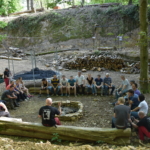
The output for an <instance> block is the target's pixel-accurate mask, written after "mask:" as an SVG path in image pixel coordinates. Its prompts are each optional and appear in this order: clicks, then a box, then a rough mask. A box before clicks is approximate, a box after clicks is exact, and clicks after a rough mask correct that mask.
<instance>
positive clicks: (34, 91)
mask: <svg viewBox="0 0 150 150" xmlns="http://www.w3.org/2000/svg"><path fill="white" fill-rule="evenodd" d="M39 91H40V87H30V88H29V92H30V93H39ZM65 92H66V91H65V89H63V93H65ZM41 93H42V94H46V93H47V92H46V90H41ZM49 93H50V94H51V92H50V91H49ZM85 93H86V88H85ZM100 93H101V90H97V94H100ZM70 94H74V91H73V89H70ZM90 94H92V92H91V93H90Z"/></svg>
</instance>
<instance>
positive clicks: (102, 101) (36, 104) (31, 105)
mask: <svg viewBox="0 0 150 150" xmlns="http://www.w3.org/2000/svg"><path fill="white" fill-rule="evenodd" d="M7 62H8V61H7V60H4V59H0V64H1V68H0V73H2V72H3V70H4V68H5V67H8V63H7ZM37 65H38V67H39V68H40V69H47V68H46V67H45V66H44V65H42V64H41V63H40V62H38V63H37ZM14 66H15V73H17V72H20V71H22V70H30V69H31V68H32V65H31V61H30V60H29V59H28V60H22V61H14ZM106 72H108V73H110V76H111V77H112V80H113V83H114V85H115V86H116V87H118V86H119V84H120V83H121V79H120V75H121V73H120V72H114V71H108V70H106V71H103V72H98V71H88V72H86V73H83V74H84V75H85V76H87V73H91V74H92V76H93V77H96V75H97V74H101V76H102V78H103V77H104V76H105V73H106ZM61 73H62V74H65V75H66V77H67V78H69V76H70V75H73V76H75V75H76V74H77V71H76V70H69V71H61ZM125 76H126V78H127V79H129V80H135V81H136V82H137V83H138V78H139V74H126V75H125ZM2 87H3V85H2ZM3 89H4V88H1V90H3ZM149 97H150V94H146V100H147V102H148V104H149V105H150V98H149ZM45 99H46V95H43V96H42V97H41V98H38V97H37V95H34V97H33V98H31V99H30V100H29V101H28V102H21V104H20V107H19V108H17V110H10V114H11V116H12V117H15V118H22V119H23V121H27V122H41V120H40V119H39V118H38V117H37V116H38V111H39V109H40V107H41V106H43V105H45ZM52 99H53V101H58V100H60V101H61V100H70V101H81V102H82V103H83V106H84V109H83V112H84V115H83V117H82V118H81V119H80V120H77V121H75V122H62V124H64V125H73V126H84V127H93V126H94V127H111V118H112V116H113V106H112V105H110V104H109V102H113V101H114V96H109V97H101V96H90V95H89V96H87V95H85V96H78V97H74V96H71V97H69V98H68V97H65V96H63V97H61V96H58V97H56V96H53V97H52Z"/></svg>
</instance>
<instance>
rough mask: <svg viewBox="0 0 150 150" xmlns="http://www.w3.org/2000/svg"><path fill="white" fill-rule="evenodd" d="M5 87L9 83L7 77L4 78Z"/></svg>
mask: <svg viewBox="0 0 150 150" xmlns="http://www.w3.org/2000/svg"><path fill="white" fill-rule="evenodd" d="M4 82H5V85H6V87H7V86H8V85H9V78H6V79H4Z"/></svg>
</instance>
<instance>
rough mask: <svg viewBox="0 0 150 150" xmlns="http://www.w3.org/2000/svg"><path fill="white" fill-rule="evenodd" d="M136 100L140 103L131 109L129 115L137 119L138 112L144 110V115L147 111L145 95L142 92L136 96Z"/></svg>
mask: <svg viewBox="0 0 150 150" xmlns="http://www.w3.org/2000/svg"><path fill="white" fill-rule="evenodd" d="M138 100H139V101H140V104H139V105H138V107H136V108H134V109H133V110H131V116H133V117H134V118H136V119H139V115H138V114H139V112H140V111H142V112H144V114H145V115H147V113H148V104H147V102H146V101H145V96H144V95H143V94H140V95H139V97H138Z"/></svg>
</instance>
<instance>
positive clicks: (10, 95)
mask: <svg viewBox="0 0 150 150" xmlns="http://www.w3.org/2000/svg"><path fill="white" fill-rule="evenodd" d="M1 99H2V100H5V101H6V104H9V105H10V107H11V109H14V110H15V109H16V108H15V107H19V105H18V104H17V102H16V99H17V97H16V96H15V94H14V87H13V86H10V89H9V90H6V91H4V93H3V94H2V97H1Z"/></svg>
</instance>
